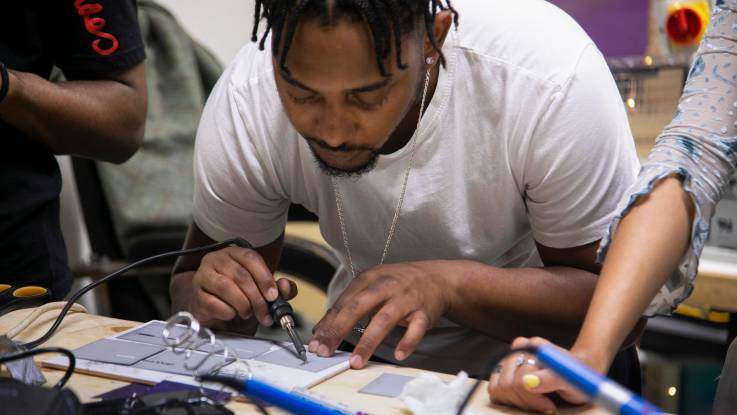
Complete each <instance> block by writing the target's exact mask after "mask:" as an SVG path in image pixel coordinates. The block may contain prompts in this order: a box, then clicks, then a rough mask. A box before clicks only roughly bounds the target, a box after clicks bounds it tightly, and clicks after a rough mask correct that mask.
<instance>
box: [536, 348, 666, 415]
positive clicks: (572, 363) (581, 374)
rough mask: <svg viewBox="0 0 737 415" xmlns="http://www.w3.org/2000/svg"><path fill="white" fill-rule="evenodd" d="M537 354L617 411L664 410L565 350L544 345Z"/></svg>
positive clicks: (642, 414)
mask: <svg viewBox="0 0 737 415" xmlns="http://www.w3.org/2000/svg"><path fill="white" fill-rule="evenodd" d="M537 357H538V359H539V360H540V362H542V363H544V364H545V366H547V367H549V368H550V369H552V370H553V371H554V372H555V373H557V374H558V375H559V376H560V377H562V378H563V379H565V380H566V381H568V383H570V384H571V385H573V386H575V387H576V388H577V389H579V390H580V391H581V392H583V393H585V394H586V395H588V396H589V397H591V398H592V399H593V400H594V401H595V402H597V403H598V404H600V405H602V406H604V407H606V408H607V409H609V410H610V411H612V412H613V413H616V414H622V415H650V414H661V413H663V411H662V410H661V409H659V408H658V407H656V406H655V405H653V404H651V403H650V402H647V401H646V400H644V399H642V398H640V397H639V396H637V395H636V394H634V393H632V392H630V391H629V390H627V389H625V388H624V387H622V386H620V385H619V384H617V383H616V382H614V381H612V380H610V379H609V378H607V377H606V376H602V375H601V374H599V373H597V372H595V371H594V370H593V369H591V368H589V367H588V366H586V365H584V364H583V363H581V362H579V361H578V360H576V359H574V358H572V357H571V356H569V355H567V354H565V353H564V352H562V351H561V350H559V349H557V348H556V347H553V346H547V345H546V346H541V347H539V348H538V349H537Z"/></svg>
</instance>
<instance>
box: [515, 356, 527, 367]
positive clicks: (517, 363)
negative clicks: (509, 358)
mask: <svg viewBox="0 0 737 415" xmlns="http://www.w3.org/2000/svg"><path fill="white" fill-rule="evenodd" d="M526 362H527V358H525V356H524V355H520V356H517V358H516V359H514V370H517V369H519V368H520V366H522V365H524V364H525V363H526Z"/></svg>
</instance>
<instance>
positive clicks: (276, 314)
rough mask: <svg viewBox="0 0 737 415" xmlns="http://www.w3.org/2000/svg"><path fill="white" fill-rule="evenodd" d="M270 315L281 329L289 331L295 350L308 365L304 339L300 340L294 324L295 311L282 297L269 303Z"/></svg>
mask: <svg viewBox="0 0 737 415" xmlns="http://www.w3.org/2000/svg"><path fill="white" fill-rule="evenodd" d="M269 314H271V318H272V319H273V320H274V322H278V323H279V325H281V328H283V329H284V330H286V331H287V334H288V335H289V338H290V339H291V340H292V343H293V344H294V350H295V351H296V352H297V355H299V358H300V359H302V361H303V362H305V363H307V352H305V345H304V343H303V342H302V339H300V338H299V334H297V330H296V329H295V324H294V310H293V309H292V306H291V305H290V304H289V303H288V302H287V300H285V299H284V298H282V296H281V295H280V296H279V297H277V298H276V301H274V302H271V303H269Z"/></svg>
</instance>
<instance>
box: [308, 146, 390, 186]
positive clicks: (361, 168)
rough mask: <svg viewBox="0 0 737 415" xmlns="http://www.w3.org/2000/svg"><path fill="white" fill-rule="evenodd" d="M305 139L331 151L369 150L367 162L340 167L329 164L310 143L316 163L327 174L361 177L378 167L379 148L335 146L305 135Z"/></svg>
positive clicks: (331, 175)
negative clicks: (350, 166)
mask: <svg viewBox="0 0 737 415" xmlns="http://www.w3.org/2000/svg"><path fill="white" fill-rule="evenodd" d="M305 139H306V140H307V142H308V143H310V144H312V145H315V146H318V147H322V148H325V149H328V150H331V151H339V152H345V153H350V152H353V151H362V150H363V151H368V152H369V158H368V160H367V161H366V162H365V163H363V164H361V165H358V166H356V167H352V168H348V169H341V168H338V167H333V166H331V165H329V164H328V163H326V162H325V160H323V159H321V158H320V156H318V155H317V152H316V151H315V149H314V148H313V147H312V145H308V147H309V148H310V151H311V152H312V158H313V159H314V160H315V164H317V166H318V167H319V168H320V170H321V171H322V172H323V173H325V174H326V175H328V176H330V177H344V178H349V177H353V178H357V177H360V176H362V175H363V174H365V173H368V172H370V171H371V170H373V169H374V167H376V163H377V162H378V160H379V155H380V153H379V150H376V149H372V148H367V147H350V146H347V145H345V144H344V145H342V146H340V147H337V148H334V147H330V146H328V145H327V143H325V142H324V141H322V140H320V139H317V138H313V137H305Z"/></svg>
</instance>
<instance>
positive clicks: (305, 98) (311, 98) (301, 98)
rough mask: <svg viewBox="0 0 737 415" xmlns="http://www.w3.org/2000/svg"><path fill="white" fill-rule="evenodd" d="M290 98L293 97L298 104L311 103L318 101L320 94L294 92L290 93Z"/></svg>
mask: <svg viewBox="0 0 737 415" xmlns="http://www.w3.org/2000/svg"><path fill="white" fill-rule="evenodd" d="M288 95H289V98H291V99H292V101H294V102H296V103H298V104H309V103H312V102H316V101H317V100H319V99H320V96H319V95H317V94H310V93H301V94H292V93H289V94H288Z"/></svg>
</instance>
